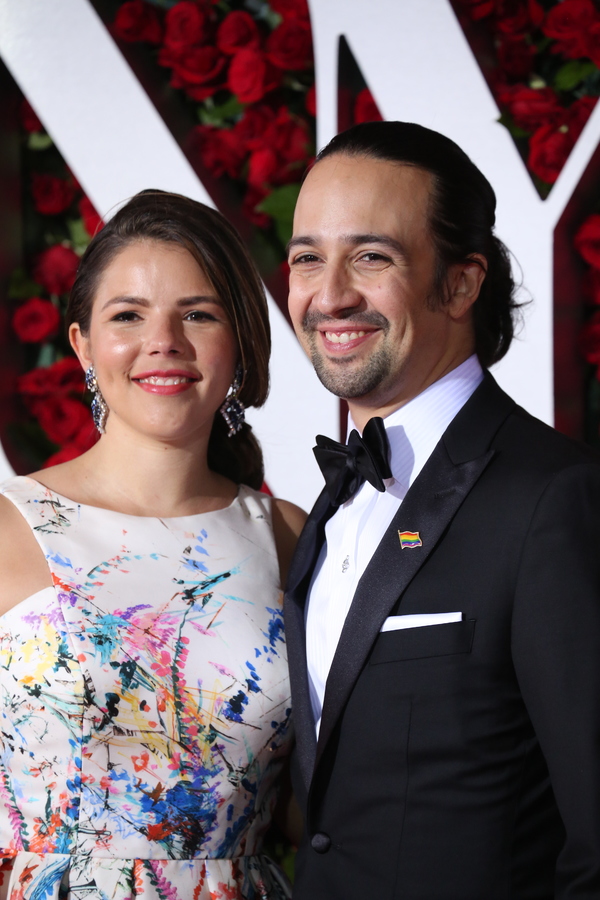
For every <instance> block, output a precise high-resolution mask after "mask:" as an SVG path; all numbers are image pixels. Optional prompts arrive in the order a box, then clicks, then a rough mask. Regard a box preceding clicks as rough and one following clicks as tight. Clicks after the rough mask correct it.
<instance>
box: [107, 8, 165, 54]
mask: <svg viewBox="0 0 600 900" xmlns="http://www.w3.org/2000/svg"><path fill="white" fill-rule="evenodd" d="M113 30H114V33H115V35H116V37H118V38H120V40H122V41H127V42H128V43H133V42H134V41H149V42H150V43H151V44H160V42H161V40H162V25H161V22H160V18H159V16H158V12H157V11H156V9H155V8H154V7H153V6H151V5H150V4H149V3H144V0H128V2H127V3H123V5H122V6H120V7H119V9H118V12H117V15H116V16H115V22H114V26H113Z"/></svg>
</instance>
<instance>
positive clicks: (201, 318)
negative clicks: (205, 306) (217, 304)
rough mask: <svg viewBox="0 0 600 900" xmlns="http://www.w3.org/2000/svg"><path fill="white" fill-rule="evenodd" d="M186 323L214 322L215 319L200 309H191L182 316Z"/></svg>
mask: <svg viewBox="0 0 600 900" xmlns="http://www.w3.org/2000/svg"><path fill="white" fill-rule="evenodd" d="M184 319H185V320H186V321H187V322H216V321H217V320H216V318H215V317H214V316H213V315H211V314H210V313H208V312H206V311H205V310H202V309H192V310H191V311H190V312H189V313H187V314H186V315H185V316H184Z"/></svg>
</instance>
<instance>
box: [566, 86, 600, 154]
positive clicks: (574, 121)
mask: <svg viewBox="0 0 600 900" xmlns="http://www.w3.org/2000/svg"><path fill="white" fill-rule="evenodd" d="M597 100H598V98H597V97H580V98H579V100H576V101H575V103H573V104H571V106H570V107H569V109H568V111H567V124H568V126H569V131H570V132H571V135H572V136H573V143H575V141H576V140H577V138H578V137H579V135H580V134H581V132H582V131H583V129H584V126H585V123H586V122H587V120H588V119H589V117H590V116H591V114H592V111H593V109H594V107H595V105H596V101H597Z"/></svg>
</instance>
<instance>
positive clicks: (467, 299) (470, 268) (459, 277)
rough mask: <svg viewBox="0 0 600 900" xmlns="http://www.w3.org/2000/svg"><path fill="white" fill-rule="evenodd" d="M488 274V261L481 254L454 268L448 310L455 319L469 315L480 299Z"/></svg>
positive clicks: (451, 276) (451, 275) (476, 254)
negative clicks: (484, 280)
mask: <svg viewBox="0 0 600 900" xmlns="http://www.w3.org/2000/svg"><path fill="white" fill-rule="evenodd" d="M486 273H487V260H486V258H485V256H482V255H481V254H480V253H474V254H473V255H472V256H470V257H469V259H468V260H467V261H466V262H464V263H458V264H457V265H455V266H453V267H452V270H451V274H450V279H449V287H450V291H449V297H448V302H447V304H446V309H447V310H448V313H449V315H450V316H451V317H452V318H453V319H455V320H458V319H462V318H463V316H466V315H467V313H468V312H469V310H470V309H471V307H472V306H473V304H474V303H475V301H476V300H477V298H478V297H479V292H480V291H481V285H482V284H483V279H484V278H485V276H486Z"/></svg>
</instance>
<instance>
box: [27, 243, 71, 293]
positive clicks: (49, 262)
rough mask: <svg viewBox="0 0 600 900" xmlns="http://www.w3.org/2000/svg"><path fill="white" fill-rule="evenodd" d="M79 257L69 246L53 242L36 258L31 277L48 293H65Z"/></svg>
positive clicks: (69, 288)
mask: <svg viewBox="0 0 600 900" xmlns="http://www.w3.org/2000/svg"><path fill="white" fill-rule="evenodd" d="M78 265H79V257H78V256H77V254H76V253H75V251H74V250H71V248H70V247H63V245H62V244H55V245H54V247H49V248H48V249H47V250H44V251H43V252H42V253H40V255H39V256H38V258H37V262H36V264H35V266H34V269H33V277H34V278H35V280H36V281H37V283H38V284H41V285H42V287H44V288H45V290H47V291H48V293H49V294H66V293H67V291H70V290H71V288H72V287H73V282H74V281H75V275H76V273H77V266H78Z"/></svg>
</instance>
